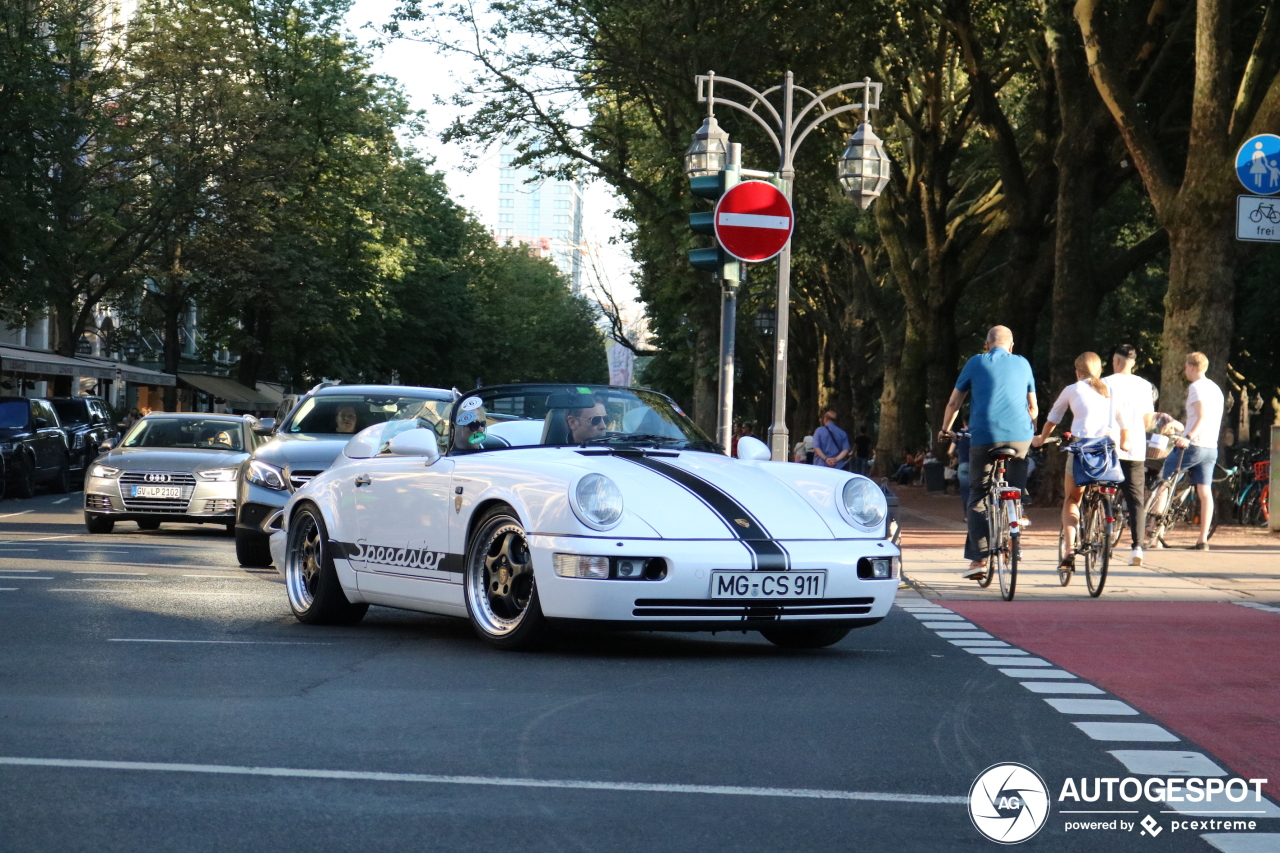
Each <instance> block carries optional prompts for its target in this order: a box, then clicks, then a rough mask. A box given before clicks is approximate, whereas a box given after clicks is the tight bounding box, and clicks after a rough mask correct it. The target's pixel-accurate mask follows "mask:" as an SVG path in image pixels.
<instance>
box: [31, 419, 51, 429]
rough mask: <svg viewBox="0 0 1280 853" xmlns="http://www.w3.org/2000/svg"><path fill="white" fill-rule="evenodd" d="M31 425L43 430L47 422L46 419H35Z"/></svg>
mask: <svg viewBox="0 0 1280 853" xmlns="http://www.w3.org/2000/svg"><path fill="white" fill-rule="evenodd" d="M32 423H33V424H35V425H36V429H44V428H45V427H47V426H48V425H49V420H48V419H47V418H36V419H35V420H34V421H32Z"/></svg>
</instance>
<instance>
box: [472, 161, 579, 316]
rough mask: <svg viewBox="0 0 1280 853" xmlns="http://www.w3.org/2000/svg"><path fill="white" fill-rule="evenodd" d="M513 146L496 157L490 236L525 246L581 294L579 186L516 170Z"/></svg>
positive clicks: (528, 170)
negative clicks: (548, 261)
mask: <svg viewBox="0 0 1280 853" xmlns="http://www.w3.org/2000/svg"><path fill="white" fill-rule="evenodd" d="M515 159H516V150H515V147H514V146H511V145H503V146H502V148H501V149H500V150H499V154H498V215H497V218H496V220H495V221H496V223H497V224H496V226H495V228H494V236H496V237H497V238H498V240H499V241H500V242H507V241H510V242H513V243H524V244H526V245H528V246H529V248H530V249H531V250H532V251H533V252H534V253H536V254H537V255H539V256H541V257H547V258H550V259H551V261H552V263H554V264H555V265H556V266H557V267H559V268H560V271H561V272H563V273H564V274H565V277H566V278H568V279H569V284H570V287H571V288H572V290H573V292H574V293H581V292H582V252H583V248H582V185H581V184H579V183H577V182H575V181H563V180H555V179H551V178H546V177H543V176H541V175H539V174H538V173H537V172H535V171H534V170H532V169H530V168H528V167H527V166H521V167H517V166H514V165H513V163H514V161H515Z"/></svg>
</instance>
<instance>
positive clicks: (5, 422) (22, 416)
mask: <svg viewBox="0 0 1280 853" xmlns="http://www.w3.org/2000/svg"><path fill="white" fill-rule="evenodd" d="M26 425H27V404H26V403H25V402H23V401H22V400H7V401H5V402H3V403H0V429H21V428H22V427H24V426H26Z"/></svg>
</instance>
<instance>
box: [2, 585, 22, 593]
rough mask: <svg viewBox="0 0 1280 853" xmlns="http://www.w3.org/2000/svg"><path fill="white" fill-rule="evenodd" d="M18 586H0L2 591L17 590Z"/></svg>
mask: <svg viewBox="0 0 1280 853" xmlns="http://www.w3.org/2000/svg"><path fill="white" fill-rule="evenodd" d="M17 591H18V588H17V587H16V586H0V592H17Z"/></svg>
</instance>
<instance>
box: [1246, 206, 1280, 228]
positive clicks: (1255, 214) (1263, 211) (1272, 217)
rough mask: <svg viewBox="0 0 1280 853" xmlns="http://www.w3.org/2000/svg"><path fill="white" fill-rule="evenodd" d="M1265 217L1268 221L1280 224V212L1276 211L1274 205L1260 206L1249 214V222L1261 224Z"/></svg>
mask: <svg viewBox="0 0 1280 853" xmlns="http://www.w3.org/2000/svg"><path fill="white" fill-rule="evenodd" d="M1264 216H1265V217H1266V218H1267V220H1268V221H1270V222H1275V223H1277V224H1280V210H1276V206H1275V205H1274V204H1259V205H1258V206H1257V207H1255V208H1254V209H1253V210H1252V211H1250V212H1249V221H1251V222H1261V221H1262V218H1263V217H1264Z"/></svg>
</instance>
